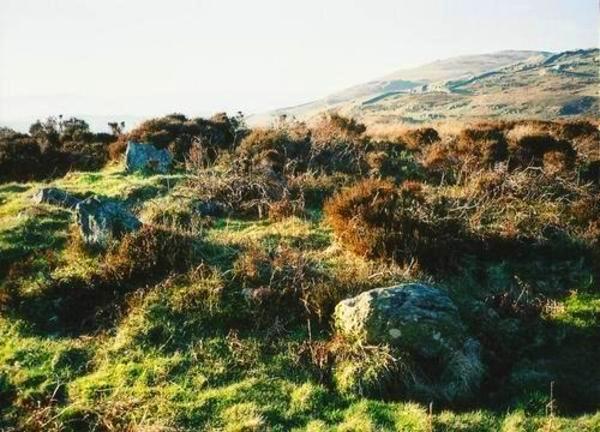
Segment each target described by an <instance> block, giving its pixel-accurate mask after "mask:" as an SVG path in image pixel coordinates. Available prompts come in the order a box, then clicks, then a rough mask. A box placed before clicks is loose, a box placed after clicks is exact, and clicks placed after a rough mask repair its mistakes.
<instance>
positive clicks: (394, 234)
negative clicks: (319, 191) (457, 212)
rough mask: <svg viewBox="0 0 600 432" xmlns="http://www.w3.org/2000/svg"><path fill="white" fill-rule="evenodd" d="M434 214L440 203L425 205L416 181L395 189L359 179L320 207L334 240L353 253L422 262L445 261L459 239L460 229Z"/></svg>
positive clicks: (451, 222)
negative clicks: (323, 211) (334, 237)
mask: <svg viewBox="0 0 600 432" xmlns="http://www.w3.org/2000/svg"><path fill="white" fill-rule="evenodd" d="M438 210H444V204H443V203H435V204H434V203H428V202H427V201H426V200H425V194H424V193H423V186H422V185H421V183H418V182H410V181H407V182H404V183H403V184H402V185H401V186H400V187H398V188H397V187H395V186H394V185H393V184H392V183H390V182H387V181H382V180H364V181H361V182H359V183H357V184H356V185H354V186H352V187H350V188H347V189H345V190H344V191H342V192H341V193H339V194H337V195H336V196H334V197H333V198H331V199H330V200H329V201H328V202H327V203H326V205H325V214H326V217H327V220H328V221H329V223H330V224H331V225H332V227H333V230H334V232H335V234H336V236H337V237H338V238H339V239H340V241H341V242H342V244H344V245H345V246H346V247H348V248H349V249H350V250H352V251H353V252H355V253H357V254H360V255H365V256H367V257H387V258H394V259H397V260H400V261H410V260H412V259H418V260H419V261H422V264H432V263H433V262H437V261H439V260H440V259H446V258H448V255H447V254H446V249H447V248H450V247H456V246H458V244H459V242H460V240H461V238H462V228H461V227H460V225H459V224H458V223H457V222H456V221H455V220H453V219H451V218H446V217H444V216H441V215H438V214H436V213H437V211H438Z"/></svg>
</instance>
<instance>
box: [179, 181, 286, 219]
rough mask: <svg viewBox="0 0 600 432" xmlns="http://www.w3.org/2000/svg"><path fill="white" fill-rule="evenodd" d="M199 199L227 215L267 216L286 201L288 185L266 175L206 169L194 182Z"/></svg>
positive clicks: (192, 184) (192, 182) (193, 185)
mask: <svg viewBox="0 0 600 432" xmlns="http://www.w3.org/2000/svg"><path fill="white" fill-rule="evenodd" d="M190 185H191V187H192V188H193V189H194V190H195V191H197V198H198V199H199V200H200V201H202V202H204V203H207V204H211V205H213V206H215V207H217V208H219V209H221V210H222V211H223V212H225V213H228V214H235V215H238V216H246V217H257V216H258V217H259V218H262V217H263V216H266V215H267V212H268V209H269V205H271V204H272V203H274V202H276V201H279V200H281V199H283V198H285V197H286V196H287V194H288V189H287V185H286V184H285V182H284V181H283V180H281V179H279V178H274V177H272V176H269V175H265V174H256V175H249V174H245V173H240V172H237V171H236V170H229V171H226V172H219V171H216V170H206V171H201V172H199V173H197V175H196V176H194V178H193V179H192V180H191V181H190Z"/></svg>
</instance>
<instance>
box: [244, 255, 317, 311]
mask: <svg viewBox="0 0 600 432" xmlns="http://www.w3.org/2000/svg"><path fill="white" fill-rule="evenodd" d="M233 269H234V278H235V280H237V281H239V283H240V285H241V289H242V292H243V293H244V296H245V298H246V299H247V301H248V302H249V304H250V306H251V307H252V308H253V309H254V310H255V312H256V313H257V316H258V318H259V319H261V320H263V321H262V322H270V320H272V319H273V317H275V316H279V317H280V319H282V320H283V321H289V320H293V319H295V318H298V317H299V316H301V315H303V314H307V313H311V312H312V311H311V310H310V309H309V308H308V303H307V301H306V299H307V297H308V296H309V293H310V291H311V290H312V289H313V288H314V287H315V286H316V285H317V284H318V283H319V282H320V281H321V280H322V279H323V273H322V272H321V271H320V269H319V266H318V264H317V263H316V262H315V261H313V260H311V259H310V258H307V257H306V256H304V254H303V253H302V251H297V250H294V249H290V248H286V247H280V248H278V249H276V250H274V251H272V252H269V253H268V252H264V251H261V250H259V249H255V248H252V249H249V250H247V251H245V252H244V253H242V254H241V255H240V257H239V258H238V259H237V260H236V262H235V263H234V267H233ZM282 311H285V315H281V313H280V312H282Z"/></svg>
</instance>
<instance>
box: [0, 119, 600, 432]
mask: <svg viewBox="0 0 600 432" xmlns="http://www.w3.org/2000/svg"><path fill="white" fill-rule="evenodd" d="M223 124H225V125H226V126H225V127H222V125H223ZM221 127H222V128H221ZM219 128H221V129H219ZM118 132H119V133H118V134H116V135H115V138H114V139H110V140H107V142H106V143H105V144H106V145H104V146H103V147H102V152H104V153H102V154H101V155H100V156H97V157H98V160H99V161H100V162H101V163H100V165H103V167H102V168H99V169H93V170H87V171H86V170H85V169H86V168H87V165H81V164H80V165H81V167H80V168H79V170H76V169H72V170H65V172H66V173H65V172H58V173H45V174H44V175H43V176H41V177H40V176H36V175H35V172H34V171H32V172H31V173H30V174H31V175H29V176H27V175H24V178H19V179H10V178H4V179H3V180H4V183H2V184H0V430H3V431H4V430H5V431H17V430H19V431H21V430H23V431H37V430H48V431H59V430H61V431H62V430H65V431H82V430H96V431H116V430H129V431H148V432H150V431H152V432H154V431H156V432H157V431H188V430H189V431H197V430H207V431H240V432H241V431H270V430H273V431H288V430H293V431H302V430H305V431H388V430H390V431H392V430H398V431H424V432H425V431H498V430H501V431H506V432H509V431H510V432H512V431H548V432H549V431H577V432H583V431H590V432H591V431H595V430H599V429H600V411H598V407H600V362H598V358H599V357H600V290H599V286H598V281H599V280H600V133H599V132H598V124H597V123H595V122H594V121H587V120H577V121H571V122H567V121H560V122H558V121H557V122H549V121H548V122H542V121H512V122H500V121H497V122H486V123H478V124H471V125H466V124H465V125H454V126H453V127H448V128H446V129H444V128H440V129H439V130H435V129H431V128H427V127H420V128H418V129H406V128H394V127H388V128H379V129H375V128H373V129H369V128H365V126H363V125H362V124H360V123H357V122H355V121H353V120H350V119H347V118H344V117H340V116H337V115H330V116H324V117H322V118H321V119H320V121H319V122H317V123H316V124H315V125H312V126H310V127H309V126H306V125H305V124H302V123H298V122H294V121H288V120H281V121H280V122H278V123H277V124H275V125H274V126H273V127H271V128H267V129H255V130H249V129H247V128H246V127H245V126H244V124H243V119H241V118H237V119H231V118H226V117H225V118H223V117H221V118H217V119H212V120H210V121H206V120H201V119H200V120H190V119H186V118H185V117H183V116H181V115H173V116H168V117H164V118H161V119H155V120H151V121H149V122H146V123H144V124H142V125H141V126H140V127H139V128H137V129H135V130H133V131H131V132H129V133H122V132H121V131H118ZM7 136H8V135H7ZM11 136H13V135H11ZM199 136H200V138H198V137H199ZM9 139H13V138H10V137H9V138H6V139H5V141H6V140H9ZM19 139H29V138H24V137H23V136H21V137H20V138H19ZM38 139H39V137H38ZM69 139H71V138H69ZM73 140H74V138H73ZM128 140H141V141H144V142H153V143H155V144H156V145H157V146H158V147H162V148H166V149H168V150H169V151H170V152H171V154H172V155H173V157H174V160H173V168H172V169H171V170H169V171H168V172H166V173H156V172H151V170H146V171H142V172H135V173H128V172H126V170H125V167H124V164H123V151H124V148H125V145H126V143H127V141H128ZM108 141H109V142H108ZM64 142H66V141H65V140H62V141H61V140H58V141H57V144H56V145H57V146H58V147H60V146H61V145H62V147H61V148H62V150H61V149H59V150H56V149H55V150H56V151H62V152H64V154H66V152H67V149H66V147H65V145H64ZM69 142H71V141H69ZM0 144H2V143H0ZM86 145H87V144H85V143H83V144H82V145H81V146H79V147H82V148H83V147H85V146H86ZM79 147H77V148H79ZM94 148H95V149H96V150H94V155H97V151H98V149H97V147H94ZM2 149H3V147H0V150H2ZM81 152H82V151H80V150H78V153H76V154H77V155H80V154H83V153H85V151H84V152H83V153H81ZM7 154H8V152H7ZM44 154H45V153H44V151H43V150H42V151H41V153H40V154H39V157H40V158H41V159H40V161H41V162H40V161H35V163H33V162H32V164H33V165H31V166H33V167H34V169H35V167H37V166H39V165H37V164H39V163H42V164H43V158H44ZM61 154H63V153H61ZM85 154H86V155H87V153H85ZM1 155H2V152H0V156H1ZM73 157H74V156H73ZM77 157H78V158H79V159H76V160H77V161H79V160H81V158H82V157H81V156H77ZM61 160H62V159H61ZM69 160H75V159H69ZM85 160H86V161H88V160H89V158H88V159H85ZM106 161H108V162H106ZM0 162H1V163H5V164H6V165H3V167H7V166H10V163H12V162H11V161H10V160H9V159H8V157H6V158H5V159H2V158H0ZM104 162H106V164H104ZM14 163H19V162H14ZM4 172H8V170H5V171H4ZM11 172H12V171H11ZM25 174H27V173H25ZM19 175H23V172H20V174H19ZM48 186H53V187H56V188H59V189H61V190H64V191H67V192H69V193H70V194H72V195H74V196H79V197H87V196H91V195H99V196H102V197H104V198H112V199H115V200H118V202H120V203H122V204H123V205H124V206H125V207H127V208H128V209H129V210H130V211H131V212H132V213H133V214H135V215H136V216H137V217H138V218H139V219H140V220H141V221H142V223H143V226H142V228H141V229H140V230H138V231H134V232H131V233H128V234H124V235H123V236H121V237H119V238H114V239H113V240H111V242H110V244H108V245H107V246H106V247H103V248H90V247H87V246H86V245H85V244H84V241H83V239H82V234H81V233H80V231H79V229H78V227H77V223H76V221H75V217H74V214H73V211H71V210H69V209H65V208H63V207H60V206H56V205H52V204H48V203H41V204H40V203H34V202H33V201H32V197H33V196H34V195H35V194H36V192H37V191H38V190H39V189H40V188H42V187H48ZM410 281H420V282H423V283H427V284H430V285H432V286H435V287H437V288H439V289H440V290H441V291H443V292H445V293H447V294H448V296H449V297H450V298H451V300H452V301H453V302H454V303H455V304H456V306H457V308H458V311H459V314H460V318H461V319H462V321H463V322H464V323H465V326H466V328H467V331H468V332H469V334H471V335H473V337H474V338H476V339H477V340H478V341H479V343H480V345H481V359H482V364H483V368H484V370H483V372H482V378H481V381H480V382H479V383H478V385H476V386H474V387H473V388H469V389H467V390H465V392H464V393H465V394H463V395H462V396H461V397H456V398H452V397H448V396H447V394H448V393H447V392H442V391H441V390H438V389H439V386H438V385H437V384H436V383H437V381H438V380H440V379H441V378H440V376H439V372H438V367H439V365H438V364H435V362H431V363H428V362H423V361H422V360H421V359H420V358H419V357H418V356H417V355H416V354H415V353H414V352H412V351H411V349H410V348H408V349H397V348H394V347H391V346H388V345H385V344H381V345H371V344H365V343H361V342H357V341H351V340H348V339H347V338H345V337H344V336H343V335H341V334H340V332H339V331H338V330H337V326H336V323H335V320H334V318H333V313H334V308H335V306H336V304H338V303H339V302H340V301H342V300H344V299H346V298H349V297H352V296H355V295H357V294H359V293H362V292H365V291H367V290H369V289H372V288H378V287H388V286H392V285H397V284H399V283H402V282H410ZM456 381H460V379H459V378H456ZM416 383H419V387H418V389H416V388H417V387H416ZM451 384H452V385H455V384H456V385H457V386H458V385H460V383H454V382H453V383H451Z"/></svg>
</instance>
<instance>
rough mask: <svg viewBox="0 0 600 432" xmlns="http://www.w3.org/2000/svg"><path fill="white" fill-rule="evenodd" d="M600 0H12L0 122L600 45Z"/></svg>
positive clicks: (3, 18) (224, 104) (224, 106)
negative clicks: (518, 0)
mask: <svg viewBox="0 0 600 432" xmlns="http://www.w3.org/2000/svg"><path fill="white" fill-rule="evenodd" d="M597 8H598V6H597V2H596V1H595V0H579V1H577V2H572V1H567V0H551V1H548V0H530V1H528V2H527V3H526V4H505V3H504V2H499V1H484V2H482V1H475V0H460V1H452V2H450V1H447V0H427V1H419V2H416V1H411V2H404V4H402V5H399V4H398V2H392V1H387V0H386V1H384V0H378V1H375V2H369V3H368V4H367V2H358V1H351V2H348V1H341V0H336V1H331V2H327V4H320V3H318V2H316V1H308V2H302V3H301V4H295V5H294V4H287V3H286V5H285V7H284V6H283V5H281V2H276V1H271V0H269V1H259V2H253V4H248V3H246V2H235V1H221V2H217V1H193V0H176V1H171V2H169V3H168V4H166V3H164V2H159V1H145V2H142V1H131V2H127V3H126V4H124V3H119V2H117V1H115V0H110V1H105V2H102V3H100V2H92V1H81V0H79V1H76V0H53V1H47V2H43V1H34V0H20V1H16V0H8V1H4V2H3V3H2V4H1V5H0V124H1V125H11V124H12V125H13V126H14V125H16V124H18V123H19V122H23V123H25V122H31V121H32V120H34V119H35V118H43V117H46V116H48V115H57V114H59V113H62V114H64V115H79V116H84V117H85V116H89V117H110V116H112V117H131V118H141V117H147V116H152V115H160V114H166V113H169V112H175V111H176V112H183V113H185V114H188V115H208V114H210V113H212V112H217V111H228V112H235V111H238V110H241V111H243V112H245V113H249V114H251V113H256V112H262V111H266V110H270V109H275V108H281V107H285V106H290V105H296V104H301V103H305V102H308V101H311V100H314V99H318V98H321V97H324V96H326V95H328V94H330V93H332V92H335V91H338V90H341V89H343V88H346V87H349V86H352V85H355V84H359V83H362V82H366V81H370V80H372V79H375V78H378V77H380V76H384V75H386V74H389V73H392V72H394V71H396V70H398V69H404V68H409V67H414V66H418V65H421V64H425V63H429V62H432V61H435V60H439V59H444V58H450V57H455V56H461V55H470V54H483V53H491V52H497V51H505V50H532V51H551V52H558V51H565V50H570V49H579V48H593V47H597V46H598V45H599V44H598V13H597V12H598V11H597ZM466 11H468V13H466ZM490 29H492V31H490ZM517 30H518V31H517ZM483 34H485V37H476V36H478V35H483ZM403 41H408V42H409V43H402V42H403ZM414 41H418V42H414Z"/></svg>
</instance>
